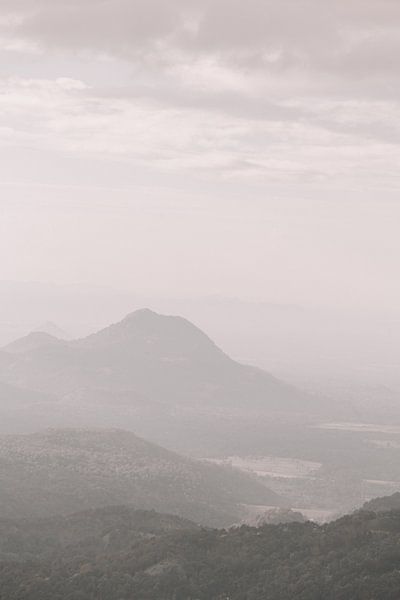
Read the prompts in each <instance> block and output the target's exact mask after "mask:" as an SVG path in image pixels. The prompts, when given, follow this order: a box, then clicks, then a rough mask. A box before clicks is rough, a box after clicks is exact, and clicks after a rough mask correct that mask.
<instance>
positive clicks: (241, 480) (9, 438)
mask: <svg viewBox="0 0 400 600" xmlns="http://www.w3.org/2000/svg"><path fill="white" fill-rule="evenodd" d="M121 504H130V505H132V506H134V507H135V508H140V509H155V510H157V511H160V512H168V513H174V514H177V515H179V516H181V517H185V518H189V519H191V520H193V521H195V522H198V523H202V524H207V525H218V526H224V525H231V524H232V523H234V522H237V521H238V520H240V519H241V517H242V516H243V514H244V512H245V509H244V507H243V505H245V504H255V505H260V504H261V505H263V504H265V505H275V506H276V505H278V506H279V505H282V504H284V502H283V500H282V499H281V498H280V497H279V496H277V495H276V494H274V493H273V492H271V491H270V490H269V489H267V488H266V486H265V485H264V484H263V483H262V482H261V480H260V481H258V480H257V479H256V478H254V477H252V476H250V475H247V474H245V473H242V472H241V471H237V470H235V469H232V468H227V467H220V466H216V465H211V464H208V463H205V462H201V461H196V460H194V459H190V458H185V457H183V456H180V455H178V454H175V453H174V452H171V451H169V450H165V449H164V448H161V447H160V446H156V445H154V444H151V443H149V442H146V441H145V440H143V439H141V438H139V437H137V436H136V435H134V434H133V433H131V432H127V431H122V430H108V431H107V430H72V429H71V430H70V429H66V430H49V431H46V432H42V433H36V434H29V435H6V436H0V518H15V517H18V518H23V517H24V518H33V517H46V516H50V515H61V514H68V513H72V512H75V511H78V510H83V509H85V508H86V509H90V508H94V507H104V506H109V505H121Z"/></svg>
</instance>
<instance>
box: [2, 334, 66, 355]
mask: <svg viewBox="0 0 400 600" xmlns="http://www.w3.org/2000/svg"><path fill="white" fill-rule="evenodd" d="M57 345H62V342H61V340H59V339H58V338H57V337H54V336H53V335H50V334H49V333H45V332H43V331H36V332H32V333H29V334H28V335H26V336H25V337H23V338H19V339H18V340H15V342H11V343H10V344H7V346H5V347H4V348H3V350H4V352H8V353H10V354H24V353H25V352H26V353H28V352H34V351H35V350H39V349H40V348H43V347H47V346H57Z"/></svg>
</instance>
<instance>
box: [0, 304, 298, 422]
mask: <svg viewBox="0 0 400 600" xmlns="http://www.w3.org/2000/svg"><path fill="white" fill-rule="evenodd" d="M4 351H5V352H14V353H16V352H18V354H22V356H16V357H15V360H14V362H13V364H12V366H11V368H10V369H8V370H5V371H3V372H0V376H1V377H2V378H4V379H6V380H9V382H10V383H18V384H21V382H23V384H24V387H31V388H34V389H38V390H41V391H50V392H53V393H56V394H58V395H60V394H65V393H70V392H72V391H75V390H76V388H77V387H92V388H94V389H96V388H102V389H109V390H126V389H127V388H129V389H132V390H134V391H136V392H139V393H140V394H144V395H145V396H147V397H148V398H149V399H150V400H156V401H163V402H164V403H166V404H170V403H171V401H172V402H173V403H174V404H178V403H180V402H183V403H184V404H185V405H190V404H192V405H193V404H198V403H199V402H200V404H201V405H209V406H212V407H215V406H226V405H228V406H229V407H231V408H234V407H241V408H244V407H246V408H247V409H251V408H255V407H257V408H266V407H267V408H268V409H270V410H271V409H272V410H273V409H275V410H288V409H291V410H293V409H295V410H296V409H298V410H301V408H302V407H301V399H304V398H303V396H302V395H301V394H300V392H298V391H297V390H295V389H294V388H292V387H291V386H288V385H285V384H284V383H282V382H280V381H278V380H277V379H275V378H274V377H272V376H271V375H269V374H267V373H265V372H263V371H261V370H259V369H256V368H254V367H249V366H247V365H241V364H239V363H237V362H235V361H234V360H232V359H230V358H229V357H228V356H227V355H226V354H224V353H223V352H222V351H221V350H220V349H219V348H218V347H217V346H216V345H215V344H214V343H213V342H212V341H211V340H210V339H209V338H208V337H207V336H206V335H205V334H204V333H203V332H202V331H200V330H199V329H198V328H197V327H195V326H194V325H192V324H191V323H190V322H189V321H187V320H186V319H183V318H181V317H172V316H164V315H159V314H157V313H155V312H153V311H150V310H147V309H144V310H139V311H136V312H134V313H132V314H130V315H128V316H127V317H126V318H125V319H123V320H122V321H121V322H120V323H117V324H114V325H111V326H110V327H107V328H106V329H103V330H101V331H99V332H98V333H95V334H93V335H90V336H88V337H87V338H84V339H81V340H75V341H73V342H60V340H57V342H56V341H55V338H53V337H51V336H48V335H46V334H31V335H30V336H27V337H26V338H23V339H22V340H18V341H17V342H14V343H13V344H12V345H9V346H7V347H6V348H4ZM60 371H62V376H61V377H57V375H58V374H59V373H60Z"/></svg>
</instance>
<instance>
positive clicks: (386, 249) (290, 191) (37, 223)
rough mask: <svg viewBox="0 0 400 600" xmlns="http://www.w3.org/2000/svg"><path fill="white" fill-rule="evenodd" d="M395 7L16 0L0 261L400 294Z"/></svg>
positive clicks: (4, 110) (179, 282) (136, 277)
mask: <svg viewBox="0 0 400 600" xmlns="http://www.w3.org/2000/svg"><path fill="white" fill-rule="evenodd" d="M399 13H400V6H399V4H398V2H397V1H395V0H393V1H392V0H384V1H382V0H379V1H378V0H376V1H371V0H364V1H362V2H361V1H358V0H353V1H352V2H345V1H342V0H336V1H335V2H326V1H320V0H308V1H305V0H300V1H297V2H290V1H284V2H277V1H273V2H272V1H269V0H268V1H266V0H264V1H259V0H251V1H250V2H248V3H246V7H244V6H243V4H242V3H239V2H236V1H234V2H232V1H230V2H226V1H224V0H216V1H215V0H214V1H213V2H208V1H207V0H203V1H202V2H199V1H196V0H190V1H187V0H185V2H183V1H179V0H173V1H171V2H168V3H165V2H161V1H157V0H152V1H151V2H149V1H148V0H147V1H146V2H142V1H135V2H130V1H128V0H118V1H116V0H113V1H111V0H108V1H103V2H98V1H94V0H84V1H80V2H74V1H73V2H71V1H70V0H68V1H67V0H64V1H63V0H57V1H52V2H49V1H46V0H35V1H29V0H19V1H15V0H13V1H12V2H11V1H9V2H7V1H3V2H2V3H1V7H0V75H1V78H0V141H1V146H0V164H1V170H0V185H1V201H0V208H1V213H0V217H1V221H0V227H1V229H0V253H1V257H2V260H1V265H0V278H1V279H3V280H18V281H43V282H56V283H61V284H63V283H82V284H88V283H89V284H95V285H107V286H112V287H115V288H118V289H124V290H125V289H128V290H131V291H135V292H137V291H140V292H141V293H146V294H148V295H152V294H158V295H168V296H170V295H171V290H173V295H174V296H176V297H182V296H186V297H188V296H189V297H191V296H197V297H203V296H207V295H210V294H218V295H223V296H234V297H240V298H243V299H248V300H256V301H269V302H274V303H284V304H300V305H303V306H322V307H323V306H330V307H341V308H351V309H356V310H357V309H373V310H375V311H381V310H386V309H393V310H396V311H397V307H398V304H399V300H400V287H399V283H398V277H397V272H398V256H399V254H400V241H399V236H398V225H397V224H398V222H399V218H400V207H399V203H398V198H397V196H398V191H399V183H398V171H399V130H398V123H399V104H398V94H399V80H398V65H397V60H396V56H397V55H398V50H399V48H398V45H399V41H398V40H399V35H398V34H399V31H398V23H399Z"/></svg>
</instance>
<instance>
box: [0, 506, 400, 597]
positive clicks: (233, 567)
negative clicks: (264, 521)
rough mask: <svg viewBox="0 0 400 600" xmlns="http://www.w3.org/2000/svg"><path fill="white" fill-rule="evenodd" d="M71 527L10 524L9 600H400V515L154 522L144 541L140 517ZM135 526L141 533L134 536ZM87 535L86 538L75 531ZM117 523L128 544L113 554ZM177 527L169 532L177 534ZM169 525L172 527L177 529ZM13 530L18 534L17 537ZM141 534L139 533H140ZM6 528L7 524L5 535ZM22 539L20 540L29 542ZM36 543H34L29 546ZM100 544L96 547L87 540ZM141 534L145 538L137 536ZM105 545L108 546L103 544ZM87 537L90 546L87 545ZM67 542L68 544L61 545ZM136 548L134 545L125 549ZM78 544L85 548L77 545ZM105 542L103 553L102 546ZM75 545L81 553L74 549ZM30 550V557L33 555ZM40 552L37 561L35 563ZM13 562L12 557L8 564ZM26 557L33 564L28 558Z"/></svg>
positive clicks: (2, 574)
mask: <svg viewBox="0 0 400 600" xmlns="http://www.w3.org/2000/svg"><path fill="white" fill-rule="evenodd" d="M95 519H96V523H94V519H93V515H88V517H87V524H85V517H84V515H78V516H77V517H71V523H72V531H71V533H70V534H69V535H70V537H71V538H72V543H71V545H69V541H68V540H65V539H64V540H63V539H62V538H63V535H64V523H61V524H57V523H53V524H52V525H50V526H49V525H48V524H46V523H45V524H44V527H45V531H48V532H49V536H48V539H49V542H48V544H49V549H51V548H53V549H54V555H53V554H51V556H49V552H46V551H44V552H43V538H44V535H43V533H44V532H43V531H38V530H39V527H38V525H36V530H35V526H34V525H33V524H32V523H28V524H27V525H26V535H25V536H24V534H23V532H24V524H18V523H17V524H15V522H13V523H12V526H11V527H10V526H9V527H8V531H7V530H6V531H7V535H8V539H7V540H5V541H3V542H2V544H3V547H5V548H7V549H8V555H6V556H5V557H4V558H3V560H1V557H0V578H1V582H2V583H1V589H0V599H1V600H11V599H13V600H45V599H49V600H50V599H53V598H57V600H69V599H71V598H73V599H76V600H78V599H79V600H91V599H92V598H107V600H120V599H122V598H140V599H141V600H178V599H180V600H186V599H189V598H193V599H196V600H225V599H228V598H229V599H230V600H244V599H247V600H250V599H251V600H265V598H268V600H292V599H293V598H296V599H298V600H317V599H318V600H320V599H324V600H350V599H351V600H377V599H378V598H379V600H397V598H398V597H399V589H400V571H399V562H400V556H399V547H400V512H399V511H397V512H391V513H383V514H380V515H377V514H375V513H371V512H359V513H356V514H353V515H348V516H346V517H343V518H341V519H339V520H337V521H335V522H333V523H329V524H327V525H323V526H318V525H316V524H314V523H310V522H308V523H285V524H281V525H264V526H262V527H260V528H252V527H248V526H242V527H237V528H232V529H230V530H229V531H226V530H210V529H196V528H195V527H191V528H190V527H185V526H183V527H182V526H181V525H182V524H181V523H177V527H174V524H172V527H171V530H170V531H166V530H165V529H163V527H162V526H161V527H160V529H161V531H159V532H157V528H158V527H159V524H158V523H157V519H158V517H157V516H156V515H155V516H154V517H153V520H154V521H155V530H154V533H153V532H152V535H150V536H147V537H146V536H145V535H140V526H139V527H137V525H136V524H135V521H136V516H135V514H133V516H131V517H129V515H121V516H119V515H118V514H117V515H115V513H114V514H113V513H111V514H110V515H104V513H103V514H96V516H95ZM132 519H133V526H132ZM77 522H81V523H82V525H83V532H82V535H81V536H80V535H79V533H78V534H77V531H76V529H75V527H76V525H74V523H75V524H76V523H77ZM115 523H119V524H123V525H124V527H125V526H127V527H128V530H130V533H129V531H128V534H127V536H126V537H125V536H124V532H122V540H121V543H120V544H119V543H118V541H117V543H116V545H115V546H113V542H114V540H115V537H117V538H118V536H116V535H115V534H116V533H117V532H116V529H115ZM169 525H170V524H169ZM169 525H168V526H169ZM12 527H14V528H15V529H12ZM138 529H139V532H138ZM2 531H4V524H3V525H2V523H1V522H0V532H2ZM21 531H22V535H21ZM29 533H31V534H32V537H31V538H30V539H29V535H28V534H29ZM88 534H89V535H90V534H92V540H93V541H92V542H90V541H89V540H88V538H87V537H86V536H87V535H88ZM138 534H139V535H138ZM100 536H101V537H100ZM79 537H80V539H81V541H82V544H79V541H78V540H79ZM60 538H61V540H62V541H61V543H60ZM129 538H130V539H131V543H126V541H127V540H129ZM77 541H78V543H76V542H77ZM99 542H100V543H99ZM74 543H75V546H74ZM27 547H28V548H29V547H30V548H31V553H30V556H26V548H27ZM32 549H34V550H36V551H37V554H36V556H32V554H33V553H34V552H32ZM10 552H11V553H13V554H11V556H10ZM24 552H25V554H24Z"/></svg>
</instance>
